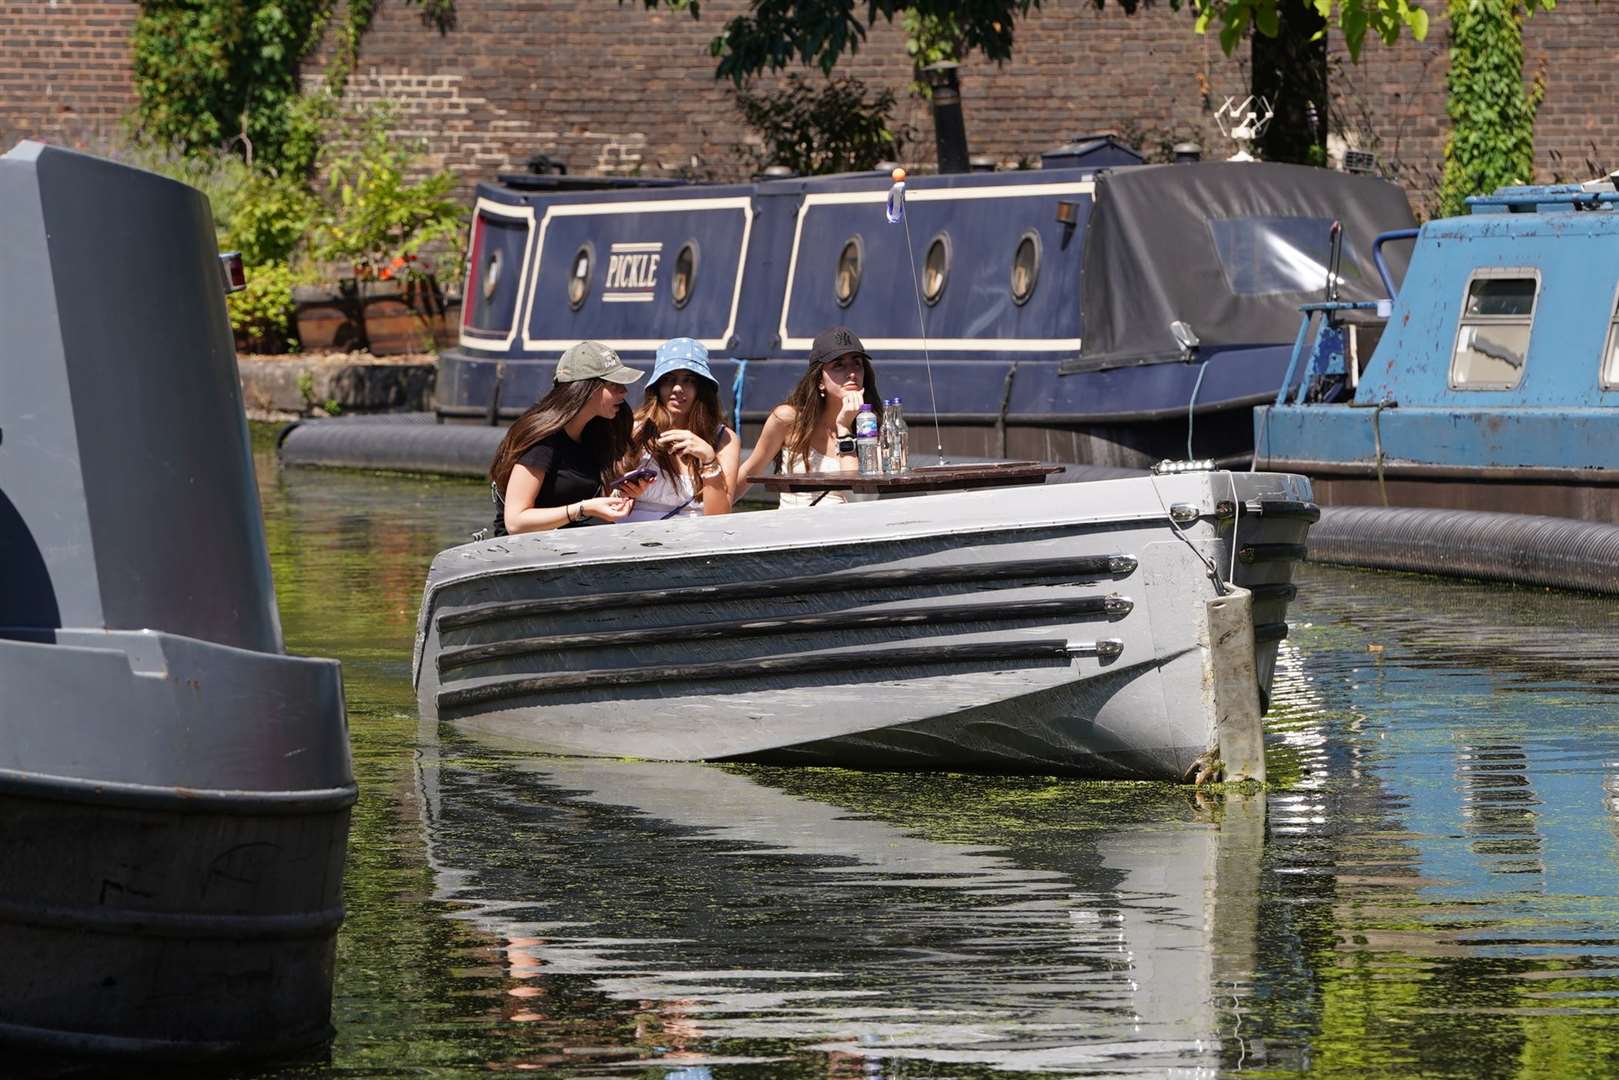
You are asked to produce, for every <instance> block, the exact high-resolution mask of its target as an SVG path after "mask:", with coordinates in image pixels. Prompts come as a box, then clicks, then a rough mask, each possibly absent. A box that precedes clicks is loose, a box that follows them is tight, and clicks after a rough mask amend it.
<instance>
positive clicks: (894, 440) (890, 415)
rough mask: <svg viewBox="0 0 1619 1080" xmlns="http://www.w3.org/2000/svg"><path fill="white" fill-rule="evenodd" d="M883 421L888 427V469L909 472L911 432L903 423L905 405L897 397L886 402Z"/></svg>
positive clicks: (894, 471) (896, 472) (897, 472)
mask: <svg viewBox="0 0 1619 1080" xmlns="http://www.w3.org/2000/svg"><path fill="white" fill-rule="evenodd" d="M883 423H884V424H885V425H886V426H887V427H888V471H889V472H891V473H895V474H899V473H908V472H910V471H911V432H910V429H909V428H908V427H906V425H905V407H904V403H903V402H901V401H900V399H899V398H895V399H894V400H893V401H890V402H889V403H888V411H887V413H885V414H884V416H883Z"/></svg>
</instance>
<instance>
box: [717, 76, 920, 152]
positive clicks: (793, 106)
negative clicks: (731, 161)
mask: <svg viewBox="0 0 1619 1080" xmlns="http://www.w3.org/2000/svg"><path fill="white" fill-rule="evenodd" d="M894 100H895V99H894V92H893V91H892V90H880V91H878V92H877V94H876V96H875V97H873V98H872V99H871V100H869V101H868V100H867V99H866V84H865V83H863V82H861V81H860V80H859V79H856V78H854V77H853V76H844V77H842V78H837V79H828V80H827V81H826V82H825V83H824V84H822V85H821V86H820V87H819V88H816V87H815V86H813V85H812V84H810V83H809V82H808V81H807V80H805V79H804V78H803V77H802V76H800V75H799V74H798V73H797V72H794V73H793V74H791V75H788V76H787V80H786V85H785V86H783V87H782V88H781V89H779V90H771V91H765V92H760V93H755V92H753V91H751V90H745V89H744V90H739V91H738V92H737V95H736V102H737V108H738V109H740V110H741V112H742V118H743V120H745V121H746V122H747V125H748V126H749V127H751V128H753V129H754V130H755V131H757V132H758V133H759V134H760V136H761V137H762V138H763V139H764V144H765V145H764V149H763V151H762V152H761V151H754V152H753V154H754V157H755V159H756V160H757V161H758V163H759V164H761V165H786V166H788V167H789V168H791V169H792V170H793V171H794V172H797V173H800V174H803V175H819V174H825V173H838V172H853V171H856V170H861V169H870V168H872V167H873V166H875V165H876V164H877V163H878V162H879V161H882V160H884V159H885V158H886V159H897V158H898V157H899V155H900V151H901V150H902V149H903V148H904V138H903V137H902V135H901V134H899V133H897V132H895V131H894V130H892V129H891V128H890V127H889V113H891V112H892V111H893V109H894Z"/></svg>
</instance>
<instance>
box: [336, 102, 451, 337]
mask: <svg viewBox="0 0 1619 1080" xmlns="http://www.w3.org/2000/svg"><path fill="white" fill-rule="evenodd" d="M417 157H418V155H417V150H416V148H414V147H412V146H411V145H408V144H405V143H402V142H401V141H400V140H398V139H396V138H394V137H393V136H392V134H391V133H390V130H389V123H388V117H387V114H386V113H385V112H383V111H377V110H373V111H370V112H368V113H367V114H365V115H363V116H360V117H359V118H358V119H357V120H355V121H352V122H351V123H350V124H349V126H348V130H347V131H341V132H338V133H335V137H329V138H328V139H327V141H326V144H325V148H324V149H323V151H322V161H321V166H322V168H321V173H322V184H321V187H322V195H323V203H324V205H323V210H322V212H321V214H320V216H319V220H318V222H317V224H316V227H315V229H314V251H315V256H316V258H318V259H320V260H322V261H324V262H327V263H331V264H338V265H341V266H343V267H344V268H345V269H350V270H352V274H353V276H352V278H351V279H349V280H348V281H347V282H343V283H340V286H339V290H338V295H337V297H336V299H335V300H333V301H331V303H334V304H336V305H338V306H339V307H342V306H347V307H349V309H350V310H353V311H355V312H356V313H357V315H358V318H359V319H360V321H361V324H362V326H363V338H364V343H365V344H366V345H367V346H368V347H369V348H370V350H371V352H373V353H375V354H377V355H379V356H386V355H395V354H399V353H408V352H424V351H430V350H431V349H432V348H433V347H434V346H435V344H436V343H437V342H438V341H439V340H442V338H443V337H444V336H447V335H448V333H449V330H450V325H451V324H450V321H449V319H448V318H447V304H446V299H445V295H444V292H443V291H442V289H441V287H440V285H439V282H438V274H437V270H438V269H440V268H442V269H444V270H445V272H446V274H447V275H448V276H449V277H450V278H451V279H452V280H459V279H460V263H461V260H462V258H463V254H462V251H461V247H462V219H463V217H464V212H463V210H462V207H461V205H460V204H459V203H458V202H456V201H455V200H454V199H453V198H451V197H450V195H451V192H452V191H453V190H454V189H455V183H456V180H455V176H454V174H453V173H450V172H439V173H434V174H432V175H428V176H425V177H422V178H420V179H412V174H413V172H415V171H416V169H415V166H416V163H417ZM345 290H346V291H345Z"/></svg>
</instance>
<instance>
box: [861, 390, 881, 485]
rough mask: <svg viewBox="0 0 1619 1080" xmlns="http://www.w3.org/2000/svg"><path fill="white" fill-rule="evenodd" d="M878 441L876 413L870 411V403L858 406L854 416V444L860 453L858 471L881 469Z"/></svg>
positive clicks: (871, 472) (878, 471)
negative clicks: (858, 408)
mask: <svg viewBox="0 0 1619 1080" xmlns="http://www.w3.org/2000/svg"><path fill="white" fill-rule="evenodd" d="M880 441H881V440H879V439H878V437H877V414H876V413H874V412H872V411H871V406H870V405H862V406H860V411H859V412H858V413H856V414H855V418H854V444H855V449H856V450H857V451H859V453H860V471H861V472H863V473H866V474H867V475H875V474H877V473H880V472H882V471H883V463H882V461H881V459H880V457H879V454H880V452H881V451H880V448H879V443H880Z"/></svg>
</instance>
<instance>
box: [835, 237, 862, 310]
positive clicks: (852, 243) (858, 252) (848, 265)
mask: <svg viewBox="0 0 1619 1080" xmlns="http://www.w3.org/2000/svg"><path fill="white" fill-rule="evenodd" d="M863 247H864V245H862V244H861V243H860V237H858V236H851V237H849V239H848V240H847V241H845V242H844V245H843V250H842V251H841V252H839V253H838V276H837V279H836V280H835V281H834V282H833V283H832V295H833V296H835V297H837V301H838V307H848V306H849V304H850V302H851V301H853V300H854V298H855V294H856V293H858V292H859V291H860V272H861V270H862V269H863V268H864V264H865V261H866V260H865V257H864V256H865V252H864V251H863Z"/></svg>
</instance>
